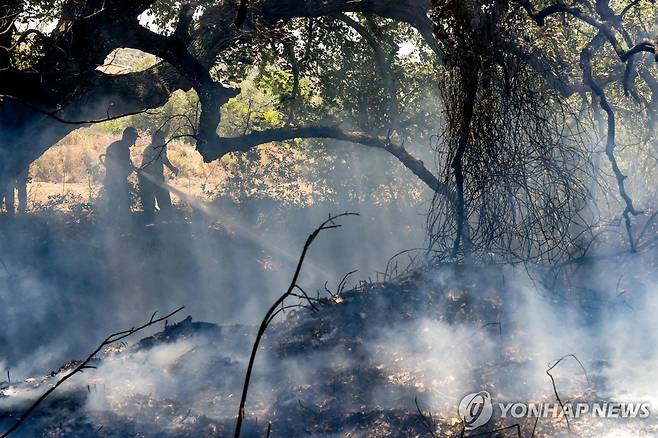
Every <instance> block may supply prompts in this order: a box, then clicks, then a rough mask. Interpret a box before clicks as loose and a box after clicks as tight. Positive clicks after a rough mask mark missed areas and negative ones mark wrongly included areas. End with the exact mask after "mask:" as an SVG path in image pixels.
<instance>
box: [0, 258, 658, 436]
mask: <svg viewBox="0 0 658 438" xmlns="http://www.w3.org/2000/svg"><path fill="white" fill-rule="evenodd" d="M519 278H520V277H519V274H518V273H513V272H510V271H509V270H507V269H506V268H502V267H500V268H498V267H490V268H481V269H476V268H469V269H468V271H466V270H465V269H464V268H460V267H455V266H449V265H446V266H443V267H440V268H437V269H434V270H429V271H428V270H425V271H422V272H421V271H417V272H414V273H412V274H409V275H405V276H401V277H398V278H396V279H394V280H392V281H389V282H385V283H366V282H363V283H361V284H360V285H359V286H358V287H356V288H355V289H353V290H350V291H346V292H343V293H342V294H340V295H337V296H335V297H329V298H325V299H323V300H322V305H321V306H319V312H311V311H308V310H306V309H302V310H297V311H292V312H288V313H287V314H286V316H285V317H284V318H283V320H281V321H280V322H276V323H274V324H273V325H272V326H271V327H270V329H269V331H268V332H267V336H266V338H265V340H264V342H263V344H262V348H261V349H260V351H259V353H258V354H259V356H258V359H257V361H256V375H255V377H254V381H253V383H252V389H251V391H250V395H249V397H248V399H247V420H246V424H245V427H244V436H265V434H266V431H267V428H268V423H271V436H429V435H430V429H429V428H428V426H427V424H432V426H431V429H432V432H433V433H435V434H436V435H435V436H460V435H461V434H462V433H463V430H462V425H461V424H460V422H459V420H458V418H457V417H458V416H457V409H456V408H457V404H458V402H459V399H460V398H461V397H462V396H463V395H464V394H466V393H468V392H471V391H477V390H482V389H484V390H487V391H489V392H490V393H491V394H492V397H493V398H494V399H496V400H509V401H514V400H523V401H534V402H547V403H554V402H555V393H554V392H553V390H552V387H551V381H550V378H549V377H548V376H547V375H546V373H545V371H546V369H547V366H548V365H547V362H549V361H551V360H554V359H558V358H559V357H557V356H555V357H550V355H551V354H557V351H555V352H552V351H550V350H551V348H550V347H549V346H547V345H545V344H544V343H543V342H544V341H539V340H534V339H532V329H531V328H529V327H527V326H526V323H527V322H524V321H521V320H519V319H518V317H517V315H518V312H519V311H522V310H523V309H522V307H523V305H522V304H519V303H523V302H524V299H522V297H521V296H520V295H522V294H523V293H524V288H525V286H524V285H520V284H519V283H520V280H519ZM532 293H533V294H535V295H537V294H538V292H537V291H533V292H532ZM565 293H568V291H565ZM549 301H555V298H552V299H551V300H549ZM542 303H543V304H542V305H544V306H550V304H546V303H544V302H542ZM561 304H564V302H562V303H561ZM595 307H596V305H594V306H590V309H594V308H595ZM560 308H562V307H560ZM542 312H543V311H542V310H540V309H539V308H538V309H537V311H536V314H537V315H539V314H540V313H542ZM579 312H580V314H583V313H584V312H585V311H584V310H583V307H579ZM601 315H602V313H601V312H594V311H590V312H589V317H590V320H589V321H588V325H590V326H591V325H592V320H595V319H597V318H600V317H601ZM563 317H564V322H565V324H567V322H566V321H567V320H568V316H567V315H566V312H565V315H563ZM179 319H180V318H179ZM558 332H559V328H556V333H558ZM254 334H255V327H251V326H245V325H233V326H218V325H215V324H209V323H203V322H195V321H193V320H192V318H191V317H186V318H184V319H182V320H181V321H179V322H178V323H176V324H173V323H172V322H167V324H166V326H165V327H164V329H163V330H161V331H159V332H157V333H155V334H153V335H152V336H148V337H146V338H143V339H142V340H141V341H139V342H135V343H133V344H131V345H128V344H121V345H116V346H112V347H111V348H108V349H106V351H105V352H104V353H103V355H102V357H100V358H99V360H98V362H97V363H95V364H94V366H96V367H97V368H96V369H94V370H89V371H85V373H84V374H83V375H79V376H76V378H75V379H76V380H75V381H74V382H72V383H71V385H70V386H69V387H68V388H66V389H62V391H61V392H59V393H57V394H56V395H55V396H54V397H53V398H52V399H51V400H50V401H48V402H47V404H46V405H44V406H42V407H41V408H40V409H39V411H38V412H37V413H35V414H34V416H33V417H32V418H30V419H29V421H28V422H27V423H26V424H25V425H24V426H23V428H22V429H21V430H20V431H19V432H18V433H17V436H26V437H27V436H116V437H119V436H121V437H124V436H145V437H156V436H158V437H162V436H168V437H179V436H200V437H201V436H230V435H231V434H232V432H233V425H234V421H235V414H236V409H237V402H238V398H239V395H240V391H241V389H242V382H243V374H244V367H245V361H246V359H247V355H248V352H249V347H250V344H251V341H252V339H253V336H254ZM584 336H585V335H584ZM585 338H586V336H585ZM585 340H586V339H584V340H583V342H585ZM556 344H558V345H560V344H563V346H564V347H565V348H569V347H567V344H569V342H567V340H561V339H557V340H556ZM564 351H565V353H570V352H571V351H568V350H564ZM547 358H548V360H546V359H547ZM580 360H582V362H583V365H584V366H585V368H586V371H587V375H584V373H583V372H582V370H580V368H579V367H578V366H577V365H575V362H574V361H571V363H568V362H569V361H568V360H565V363H564V364H562V366H561V367H560V368H557V369H556V370H555V372H554V375H555V378H556V383H557V387H558V388H559V391H560V395H561V397H562V398H563V399H564V400H569V401H572V402H575V401H577V400H584V401H591V400H607V399H611V397H617V396H619V395H620V394H619V387H618V386H617V383H616V382H614V381H611V380H610V378H611V374H610V373H609V372H608V370H607V369H608V368H611V367H613V366H617V365H618V364H616V363H614V360H613V359H612V358H609V357H606V355H605V354H604V353H602V352H599V355H598V356H597V355H590V354H587V353H585V352H583V353H582V356H581V357H580ZM72 365H73V364H68V365H65V367H64V368H63V369H61V370H59V371H55V372H53V373H51V374H48V375H46V376H45V377H41V378H33V379H28V380H25V381H24V382H12V383H11V384H9V383H4V384H3V389H2V392H1V393H2V400H1V401H0V406H2V418H3V421H2V424H3V425H5V424H9V423H10V422H11V420H12V418H15V416H16V415H17V414H19V413H20V412H21V410H22V409H24V408H25V406H26V404H27V403H28V402H29V399H30V397H33V396H34V395H36V394H38V393H39V392H41V391H43V388H46V387H47V385H49V384H51V383H52V382H53V381H54V379H57V377H58V375H61V374H60V373H61V372H62V371H65V369H66V367H71V366H72ZM628 389H630V387H629V388H628ZM416 403H417V405H416ZM417 406H418V407H417ZM418 408H420V409H421V410H422V412H423V413H424V415H425V416H421V415H420V414H419V413H418ZM429 411H431V415H432V416H431V418H430V416H429V415H430V413H429ZM511 420H512V419H510V418H508V419H505V420H498V421H497V422H495V425H496V426H498V427H503V426H508V425H512V424H514V422H512V421H511ZM518 423H519V425H520V427H521V429H520V430H521V434H522V436H524V437H525V436H531V434H533V433H534V436H561V435H565V436H566V435H567V426H566V423H565V421H564V419H563V418H549V419H545V418H542V419H540V420H539V421H538V422H537V424H536V425H535V421H534V419H531V418H523V419H520V420H518ZM493 427H494V422H492V423H491V424H490V425H489V428H490V429H491V428H493ZM571 427H572V429H573V431H574V432H575V433H576V434H577V435H578V436H604V435H605V436H644V435H647V436H649V435H651V434H653V433H655V431H656V430H658V425H657V424H656V422H655V421H654V420H653V419H649V420H633V419H618V420H616V421H615V420H606V419H600V420H596V421H595V420H592V419H586V418H582V419H575V420H574V419H572V421H571ZM533 429H534V432H533ZM611 433H612V435H610V434H611ZM469 434H473V432H467V433H466V434H465V436H468V435H469ZM606 434H607V435H606ZM620 434H622V435H620ZM623 434H626V435H623ZM629 434H631V435H629ZM498 436H517V432H516V429H510V430H507V431H505V432H501V433H500V434H499V435H498Z"/></svg>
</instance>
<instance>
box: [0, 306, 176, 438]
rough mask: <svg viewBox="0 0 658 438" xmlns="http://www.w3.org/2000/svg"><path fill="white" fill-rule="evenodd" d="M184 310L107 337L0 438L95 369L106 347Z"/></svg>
mask: <svg viewBox="0 0 658 438" xmlns="http://www.w3.org/2000/svg"><path fill="white" fill-rule="evenodd" d="M183 309H184V307H179V308H178V309H176V310H174V311H173V312H171V313H169V314H167V315H165V316H163V317H161V318H157V319H154V318H155V314H156V313H157V312H154V313H153V315H151V319H149V321H148V322H147V323H144V324H142V325H140V326H139V327H132V328H130V329H128V330H122V331H119V332H115V333H112V334H111V335H109V336H108V337H106V338H105V340H103V342H101V343H100V344H99V345H98V347H96V349H95V350H94V351H92V352H91V353H90V354H89V356H87V358H86V359H85V360H83V361H82V362H80V363H79V364H78V365H77V366H76V367H75V368H74V369H73V370H71V371H70V372H69V373H67V374H66V375H64V376H63V377H62V378H60V379H59V380H58V381H57V383H55V384H54V385H53V386H51V387H50V389H48V391H46V392H45V393H43V395H41V397H39V398H38V399H37V400H36V401H35V402H34V403H32V405H31V406H30V407H29V408H28V409H27V411H25V413H24V414H23V415H21V417H20V418H19V419H18V420H16V422H15V423H14V424H13V425H12V426H11V427H10V428H9V429H8V430H7V431H6V432H4V433H3V434H2V435H0V438H6V437H8V436H9V435H10V434H11V433H13V432H15V431H16V429H18V427H19V426H20V425H21V424H23V422H24V421H25V420H27V418H28V417H29V416H30V415H32V413H33V412H34V410H35V409H36V408H37V407H38V406H39V405H40V404H41V403H42V402H43V401H44V400H45V399H46V398H48V396H49V395H50V394H52V393H53V392H55V391H56V390H57V388H59V386H60V385H62V384H63V383H64V382H66V381H67V380H68V379H70V378H71V377H73V376H74V375H76V374H78V373H82V372H84V370H86V369H90V368H95V367H94V366H91V365H89V362H91V361H92V360H93V359H94V357H95V356H96V355H97V354H98V353H99V352H100V351H101V350H102V349H103V347H105V346H107V345H110V344H113V343H114V342H118V341H121V340H123V339H125V338H127V337H128V336H130V335H133V334H135V333H137V332H139V331H141V330H144V329H145V328H147V327H150V326H152V325H154V324H157V323H158V322H160V321H164V320H165V319H167V318H170V317H171V316H173V315H175V314H176V313H178V312H180V311H181V310H183Z"/></svg>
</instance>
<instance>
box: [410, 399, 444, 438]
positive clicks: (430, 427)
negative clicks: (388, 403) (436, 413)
mask: <svg viewBox="0 0 658 438" xmlns="http://www.w3.org/2000/svg"><path fill="white" fill-rule="evenodd" d="M414 404H415V405H416V410H417V411H418V415H420V421H421V423H423V426H425V429H427V431H428V432H429V433H430V435H431V436H432V438H438V437H439V436H438V435H437V434H436V432H435V430H436V425H435V424H434V419H433V418H432V413H431V412H430V413H429V418H428V416H427V415H425V414H424V413H423V411H422V410H421V409H420V406H418V397H414Z"/></svg>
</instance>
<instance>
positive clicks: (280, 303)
mask: <svg viewBox="0 0 658 438" xmlns="http://www.w3.org/2000/svg"><path fill="white" fill-rule="evenodd" d="M343 216H358V213H347V212H345V213H342V214H339V215H336V216H329V218H328V219H327V220H326V221H324V222H322V224H321V225H320V226H319V227H318V228H316V229H315V231H313V232H312V233H311V234H310V235H309V236H308V238H307V239H306V243H305V244H304V248H303V249H302V253H301V255H300V256H299V261H298V262H297V268H296V269H295V273H294V274H293V276H292V280H291V281H290V285H289V286H288V289H287V290H286V291H285V292H284V293H283V294H282V295H281V296H280V297H279V298H278V299H277V300H276V301H275V302H274V303H272V305H271V306H270V308H269V310H268V311H267V313H265V316H264V317H263V320H262V321H261V324H260V327H259V328H258V332H257V333H256V339H255V340H254V344H253V347H252V349H251V356H250V357H249V364H248V365H247V374H246V375H245V379H244V385H243V387H242V396H241V397H240V408H239V409H238V419H237V422H236V425H235V434H234V436H235V437H236V438H238V437H239V436H240V431H241V430H242V421H243V420H244V416H245V404H246V402H247V392H248V391H249V383H250V381H251V373H252V371H253V368H254V361H255V360H256V353H257V352H258V347H259V345H260V341H261V339H262V337H263V335H264V334H265V331H266V330H267V327H268V326H269V324H270V323H271V322H272V319H273V318H274V316H276V315H277V314H278V313H279V312H281V311H283V310H284V309H287V308H290V307H308V308H310V309H313V307H314V306H313V303H312V302H311V300H310V299H309V300H308V302H309V305H308V306H304V305H301V304H300V305H296V306H290V305H289V306H285V305H284V302H285V300H286V299H287V298H289V297H291V296H293V293H294V291H295V290H296V289H300V288H299V286H298V285H297V280H298V278H299V274H300V273H301V270H302V265H303V264H304V259H305V258H306V253H307V252H308V249H309V248H310V247H311V244H312V243H313V241H314V240H315V238H316V237H318V235H319V234H320V233H321V232H322V231H324V230H329V229H333V228H340V226H341V225H340V224H336V223H335V222H334V221H335V220H336V219H338V218H340V217H343ZM300 290H301V289H300ZM305 296H306V297H308V295H305Z"/></svg>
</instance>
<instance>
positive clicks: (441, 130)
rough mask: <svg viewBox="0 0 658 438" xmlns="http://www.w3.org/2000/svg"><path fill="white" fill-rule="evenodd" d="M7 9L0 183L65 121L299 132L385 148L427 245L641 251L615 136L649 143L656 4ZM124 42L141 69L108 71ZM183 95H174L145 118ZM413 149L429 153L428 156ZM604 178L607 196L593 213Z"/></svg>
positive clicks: (444, 1)
mask: <svg viewBox="0 0 658 438" xmlns="http://www.w3.org/2000/svg"><path fill="white" fill-rule="evenodd" d="M1 8H2V11H1V14H2V19H1V23H0V25H1V26H0V27H1V28H2V30H1V32H0V95H1V96H2V97H1V101H0V129H1V130H2V137H1V139H0V175H2V178H7V177H10V176H11V175H15V174H17V173H18V172H20V170H22V169H23V168H25V166H26V165H28V164H29V163H30V162H32V161H33V160H34V159H36V158H37V157H38V156H39V155H41V154H42V153H43V152H44V151H45V150H47V149H48V148H49V147H50V146H52V145H53V144H54V143H56V142H57V141H59V140H60V139H61V138H63V137H64V136H66V135H67V134H68V133H70V132H71V131H72V130H74V129H76V128H77V127H79V126H82V125H89V124H93V123H99V122H103V121H108V120H115V119H118V118H120V117H124V116H126V115H131V114H144V115H145V116H146V117H152V119H153V120H156V119H157V121H158V123H160V124H162V125H165V124H167V125H168V126H169V128H168V129H170V135H171V136H172V137H176V138H185V139H187V140H189V141H190V142H191V143H193V144H194V145H195V147H196V149H197V151H198V152H199V153H200V154H201V155H202V157H203V159H204V160H205V161H212V160H216V159H218V158H221V157H222V156H224V155H226V154H228V153H234V152H246V151H249V150H250V149H252V148H254V147H255V146H258V145H261V144H265V143H268V142H275V141H286V140H291V139H304V138H325V139H326V138H330V139H335V140H341V141H346V142H352V143H356V144H360V145H363V146H365V147H367V148H374V149H378V150H382V151H386V152H388V153H389V154H391V155H392V156H394V157H395V158H396V159H398V160H399V161H400V162H401V163H402V164H404V165H405V166H406V167H407V168H408V169H409V170H410V171H411V172H412V173H413V174H415V175H416V176H417V177H419V178H420V179H421V180H422V181H423V182H424V183H425V184H427V185H428V186H429V187H430V188H431V189H432V190H433V191H434V192H435V193H436V196H435V200H434V202H433V206H432V209H431V212H430V215H429V218H428V230H429V236H430V239H429V246H430V247H431V248H432V249H433V250H434V251H436V253H437V254H439V256H440V257H462V256H463V257H471V256H472V255H474V254H480V255H483V254H495V256H494V257H499V256H501V255H504V257H505V258H512V259H517V260H518V259H521V260H535V261H542V260H553V259H564V258H565V257H572V256H574V254H582V253H583V252H586V251H587V250H588V248H589V243H590V242H591V241H592V240H594V239H595V238H596V237H595V236H596V234H597V232H598V231H597V226H598V225H599V224H600V223H602V222H605V221H608V220H609V218H610V216H614V215H621V217H622V218H623V220H624V224H625V230H626V234H627V241H628V244H629V248H630V249H631V250H633V251H634V250H636V248H637V246H638V244H639V242H638V239H639V238H638V237H637V236H636V235H634V234H633V220H634V218H635V217H636V216H639V215H640V213H641V211H642V209H641V208H640V207H638V206H637V205H636V204H637V201H635V199H634V196H633V193H632V190H631V188H629V187H631V186H632V182H629V180H628V179H627V177H628V175H627V173H629V171H630V169H628V168H624V163H623V162H622V161H620V159H619V158H618V155H617V154H618V148H617V146H618V144H619V143H620V142H626V143H628V144H631V143H633V144H635V145H636V146H637V147H636V149H635V150H636V152H637V151H640V152H642V153H644V154H645V155H636V156H635V158H636V159H637V157H638V156H646V154H647V153H649V154H650V153H655V151H653V150H652V149H651V148H656V149H658V146H656V142H655V140H654V135H655V129H656V124H657V123H658V122H657V120H658V119H657V114H656V109H657V107H658V79H656V78H657V75H656V71H655V68H656V67H655V62H654V61H655V60H656V56H657V55H656V49H655V47H656V39H655V38H656V37H655V35H656V33H658V29H656V19H657V18H658V11H657V8H656V5H655V3H654V2H653V1H652V0H628V1H621V0H620V1H612V0H594V1H590V0H573V1H561V0H559V1H550V0H546V1H544V0H542V1H529V0H467V1H462V0H440V1H438V0H437V1H433V2H430V1H426V0H398V1H387V0H384V1H382V0H379V1H370V0H361V1H345V0H336V1H322V2H316V1H290V0H260V1H248V0H242V1H237V0H224V1H198V2H190V3H184V4H181V3H180V2H175V1H171V0H141V1H140V0H138V1H122V0H105V1H100V0H87V1H85V0H55V1H44V0H25V1H22V0H11V1H8V2H5V4H3V6H2V7H1ZM125 48H129V49H136V50H139V51H141V52H144V53H146V54H149V55H151V56H152V58H151V61H152V62H148V63H146V64H145V65H143V66H140V68H139V69H134V70H132V71H128V72H119V73H117V72H111V71H110V70H108V68H107V65H108V64H111V63H112V59H113V57H114V56H116V54H117V53H118V50H119V49H125ZM247 78H250V79H251V81H250V83H251V84H254V86H255V87H256V89H257V91H258V93H265V94H266V95H267V96H269V99H271V102H272V105H273V106H272V105H271V106H268V107H267V108H268V109H267V110H263V108H264V107H262V106H261V107H260V108H259V102H258V98H257V96H256V94H258V93H256V94H254V90H250V89H249V88H248V87H247V88H244V89H241V87H244V84H245V80H246V79H247ZM177 90H181V91H183V92H186V93H187V94H186V96H187V97H186V102H184V104H178V105H172V103H171V102H170V103H169V104H168V107H167V106H164V110H162V109H161V110H160V111H159V113H158V115H157V116H156V115H153V114H151V112H152V110H153V109H155V108H160V107H163V105H165V104H166V103H167V102H168V101H170V99H171V98H172V95H174V96H175V94H174V93H175V92H176V91H177ZM261 95H262V94H261ZM167 108H169V109H167ZM268 111H269V112H268ZM152 123H155V122H152ZM601 138H603V145H602V146H603V152H604V154H605V156H606V158H607V163H608V167H607V170H606V171H605V172H603V173H605V175H602V174H601V172H600V169H603V166H601V163H599V161H598V156H599V154H598V150H599V149H598V144H599V139H601ZM635 140H637V141H635ZM317 144H319V143H317ZM407 145H415V146H422V147H424V148H425V149H426V150H430V149H433V151H434V152H435V156H436V159H435V165H434V166H430V165H426V164H425V162H423V161H421V160H419V159H417V158H416V157H414V156H413V155H412V154H411V153H410V152H409V150H408V149H407ZM647 146H648V147H649V149H647ZM638 153H639V152H638ZM608 170H609V171H608ZM608 176H609V177H608ZM632 179H633V176H631V180H632ZM0 182H1V181H0ZM606 184H611V186H613V187H614V191H615V192H616V196H614V198H615V200H616V201H617V202H618V203H619V205H618V206H613V207H610V209H609V210H610V211H602V210H603V209H601V208H594V209H593V208H592V202H591V201H592V199H594V198H595V195H594V192H595V191H596V190H598V189H597V187H599V188H600V187H603V186H606ZM606 187H607V186H606ZM604 191H605V192H606V193H608V192H610V190H609V189H608V188H606V189H605V190H604Z"/></svg>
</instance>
